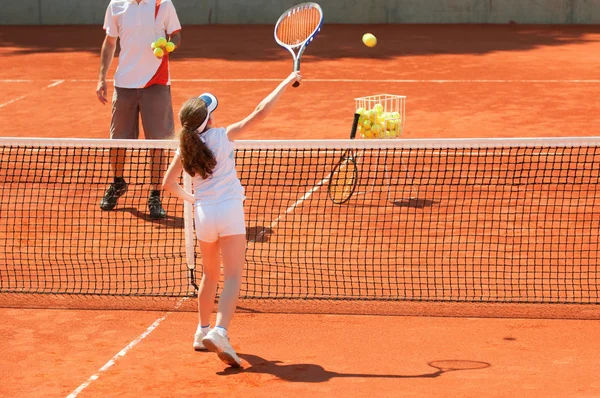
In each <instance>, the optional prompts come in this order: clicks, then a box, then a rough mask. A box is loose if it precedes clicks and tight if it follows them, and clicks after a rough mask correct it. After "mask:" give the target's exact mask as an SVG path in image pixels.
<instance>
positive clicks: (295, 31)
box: [275, 3, 323, 87]
mask: <svg viewBox="0 0 600 398" xmlns="http://www.w3.org/2000/svg"><path fill="white" fill-rule="evenodd" d="M322 25H323V10H321V7H320V6H319V5H318V4H317V3H302V4H298V5H296V6H294V7H292V8H290V9H289V10H287V11H286V12H284V13H283V14H282V15H281V17H279V20H278V21H277V23H276V24H275V41H276V42H277V44H279V45H280V46H281V47H283V48H285V49H287V50H288V51H289V52H290V53H291V54H292V57H293V59H294V71H295V72H298V71H300V58H301V57H302V54H304V50H305V49H306V46H308V44H310V42H311V41H313V39H314V38H315V36H316V35H317V34H318V33H319V32H320V31H321V26H322ZM296 50H297V52H296ZM299 85H300V82H296V83H294V84H293V85H292V86H293V87H298V86H299Z"/></svg>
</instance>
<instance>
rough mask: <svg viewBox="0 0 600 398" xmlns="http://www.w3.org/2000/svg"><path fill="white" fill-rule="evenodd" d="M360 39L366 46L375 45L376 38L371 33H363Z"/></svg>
mask: <svg viewBox="0 0 600 398" xmlns="http://www.w3.org/2000/svg"><path fill="white" fill-rule="evenodd" d="M362 41H363V43H365V46H367V47H375V46H376V45H377V38H376V37H375V36H373V35H372V34H371V33H365V34H364V35H363V38H362Z"/></svg>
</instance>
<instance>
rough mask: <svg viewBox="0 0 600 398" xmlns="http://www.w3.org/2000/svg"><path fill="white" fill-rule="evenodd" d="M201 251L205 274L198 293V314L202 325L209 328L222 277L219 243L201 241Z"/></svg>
mask: <svg viewBox="0 0 600 398" xmlns="http://www.w3.org/2000/svg"><path fill="white" fill-rule="evenodd" d="M200 251H201V253H202V263H203V274H202V281H200V287H199V291H198V313H199V317H200V325H201V326H208V325H210V315H211V313H212V310H213V307H214V305H215V296H216V294H217V285H218V283H219V277H220V275H221V267H220V265H221V259H220V256H219V241H217V242H212V243H208V242H203V241H200Z"/></svg>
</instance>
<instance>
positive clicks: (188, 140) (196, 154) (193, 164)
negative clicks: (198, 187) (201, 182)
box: [179, 124, 217, 179]
mask: <svg viewBox="0 0 600 398" xmlns="http://www.w3.org/2000/svg"><path fill="white" fill-rule="evenodd" d="M179 147H180V148H181V164H182V165H183V169H184V170H185V171H186V173H188V174H189V175H191V176H192V177H194V176H195V175H196V174H199V175H200V177H202V178H203V179H208V178H210V177H212V174H213V170H214V168H215V167H216V165H217V160H216V159H215V155H214V154H213V153H212V151H211V150H210V149H209V148H208V146H207V145H206V144H205V143H204V141H202V140H201V139H200V135H199V134H198V133H197V132H196V130H195V129H191V128H190V127H189V126H188V125H187V124H184V125H183V128H182V129H181V133H180V135H179Z"/></svg>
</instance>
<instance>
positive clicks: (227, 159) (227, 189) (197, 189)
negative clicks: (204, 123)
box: [177, 127, 245, 204]
mask: <svg viewBox="0 0 600 398" xmlns="http://www.w3.org/2000/svg"><path fill="white" fill-rule="evenodd" d="M200 139H201V140H202V141H204V143H205V144H206V146H208V148H209V149H210V150H211V151H212V153H213V155H214V156H215V159H216V160H217V165H216V166H215V168H214V170H213V174H212V176H211V177H208V178H207V179H204V178H202V177H201V176H200V175H199V174H196V175H195V176H194V177H193V178H192V182H193V184H194V198H195V199H196V202H199V203H201V204H212V203H219V202H223V201H225V200H229V199H245V196H244V187H242V184H241V183H240V180H239V178H238V176H237V171H236V169H235V153H234V145H233V142H231V141H229V138H227V129H225V128H222V127H221V128H212V129H209V130H206V131H205V132H204V133H203V134H201V135H200ZM177 154H178V155H180V150H179V148H178V149H177Z"/></svg>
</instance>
